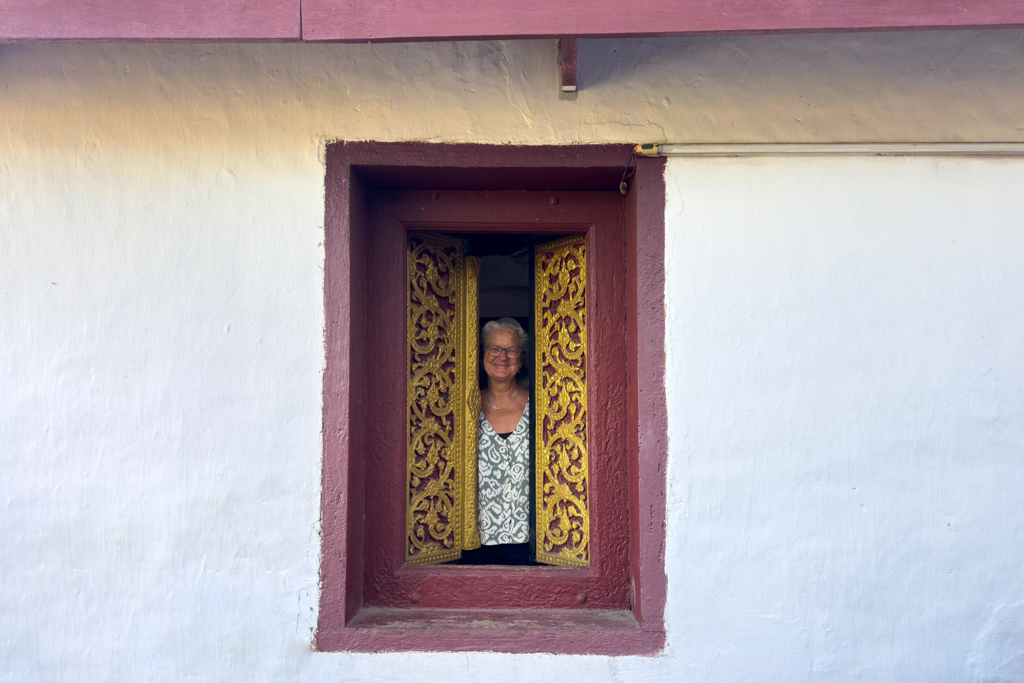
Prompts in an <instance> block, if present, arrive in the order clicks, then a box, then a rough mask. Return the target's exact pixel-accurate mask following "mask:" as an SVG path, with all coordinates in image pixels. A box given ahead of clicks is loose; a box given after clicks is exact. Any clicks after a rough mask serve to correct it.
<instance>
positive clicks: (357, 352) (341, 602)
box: [317, 143, 665, 654]
mask: <svg viewBox="0 0 1024 683" xmlns="http://www.w3.org/2000/svg"><path fill="white" fill-rule="evenodd" d="M627 155H628V150H625V149H624V148H622V147H612V148H608V147H601V148H592V149H583V150H574V151H573V154H572V155H571V156H570V157H569V158H568V159H567V158H566V152H565V150H562V149H553V148H529V149H516V148H508V147H494V148H490V147H469V148H466V147H450V146H431V145H386V144H372V143H363V144H340V143H339V144H336V145H331V146H330V147H329V149H328V164H327V165H328V176H327V223H326V231H327V238H326V239H327V243H326V248H327V264H326V272H325V302H326V307H327V330H326V337H327V338H326V344H327V368H326V372H325V380H324V469H323V472H324V473H323V498H322V506H323V546H322V551H323V555H322V570H321V575H322V590H321V602H320V620H319V624H318V633H317V647H318V649H322V650H401V649H420V650H422V649H431V650H502V651H509V652H527V651H547V652H579V653H583V652H588V653H605V654H619V653H621V654H627V653H632V654H643V653H653V652H656V651H657V650H658V649H659V648H660V646H661V644H662V642H663V639H664V636H663V627H662V614H663V609H664V582H665V578H664V567H663V559H662V558H663V544H664V532H663V523H664V522H663V520H664V466H663V465H664V457H665V450H664V449H665V436H664V396H663V393H664V389H663V385H664V381H663V372H664V370H663V363H664V353H663V349H662V344H663V339H664V332H663V324H664V320H663V314H662V312H661V311H662V309H661V306H662V289H661V282H662V280H661V278H662V271H663V266H662V259H663V247H662V244H663V242H662V240H663V236H662V233H663V227H662V226H663V216H662V213H663V206H664V189H663V183H662V181H661V164H660V160H650V161H652V162H654V163H651V164H647V163H646V162H647V161H648V160H642V162H641V164H640V165H639V166H638V171H637V176H636V177H635V178H634V181H633V188H632V189H631V190H630V194H629V195H627V196H626V197H623V196H622V195H621V194H620V193H619V192H618V191H617V190H614V188H616V187H617V186H618V183H619V180H620V176H621V173H622V167H621V166H619V165H616V164H622V163H624V162H625V159H626V157H627ZM396 160H397V161H396ZM609 189H612V191H608V190H609ZM596 190H605V191H603V192H601V191H596ZM641 195H643V197H645V198H646V197H650V198H651V199H650V202H651V204H652V205H653V209H654V210H650V209H651V208H652V206H648V205H644V204H642V203H641ZM657 207H661V209H660V210H659V209H658V208H657ZM641 221H645V222H643V223H641ZM410 232H415V233H422V234H430V233H445V234H453V233H473V234H488V233H494V234H523V235H545V234H550V235H567V234H568V235H578V236H580V237H581V238H583V239H585V240H586V250H587V258H588V263H587V267H588V270H589V273H588V277H587V286H588V308H589V310H588V316H589V318H590V321H591V322H590V326H589V333H590V337H589V341H588V355H589V356H590V358H589V359H588V395H589V412H590V434H589V438H590V443H591V448H590V463H591V472H590V473H589V476H590V479H591V486H590V489H589V491H588V492H589V493H590V495H591V497H590V516H591V517H590V529H591V544H590V551H589V552H590V555H589V566H582V567H562V566H554V567H543V566H538V567H510V566H452V565H442V566H430V565H426V566H424V565H418V564H411V563H407V562H406V558H405V541H406V529H407V525H406V443H407V441H406V439H407V420H406V408H407V405H408V404H407V395H406V386H407V385H406V381H405V380H406V374H407V368H408V365H407V360H406V349H407V330H406V325H407V319H406V318H407V316H406V315H405V312H406V286H407V270H406V262H405V261H406V245H407V240H408V235H409V233H410ZM638 263H640V264H641V265H642V270H643V272H641V269H639V268H638V267H637V264H638ZM652 284H653V287H652V289H653V291H648V290H647V289H645V286H649V285H652ZM641 402H642V404H641ZM641 405H643V409H642V410H641ZM570 636H571V637H570ZM581 636H582V637H581Z"/></svg>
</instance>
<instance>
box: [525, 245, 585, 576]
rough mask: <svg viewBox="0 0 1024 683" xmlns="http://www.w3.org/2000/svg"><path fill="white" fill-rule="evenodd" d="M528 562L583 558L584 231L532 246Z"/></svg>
mask: <svg viewBox="0 0 1024 683" xmlns="http://www.w3.org/2000/svg"><path fill="white" fill-rule="evenodd" d="M534 263H535V266H534V268H535V273H534V277H535V283H536V289H535V294H534V297H535V299H534V306H535V316H536V317H535V319H534V328H535V330H536V336H537V339H536V340H535V344H536V347H535V348H536V363H535V368H534V377H535V380H534V391H535V394H534V402H535V404H536V416H535V418H534V419H535V420H536V427H535V434H536V443H535V452H536V463H535V485H536V490H535V496H536V501H535V517H536V529H535V533H536V560H537V561H538V562H543V563H545V564H556V565H562V566H571V567H583V566H589V564H590V511H589V506H590V501H589V490H588V486H589V476H588V474H589V470H588V464H587V462H588V461H587V437H588V429H587V258H586V237H585V236H582V235H581V236H574V237H567V238H565V239H561V240H557V241H555V242H549V243H547V244H541V245H538V246H537V247H536V250H535V261H534Z"/></svg>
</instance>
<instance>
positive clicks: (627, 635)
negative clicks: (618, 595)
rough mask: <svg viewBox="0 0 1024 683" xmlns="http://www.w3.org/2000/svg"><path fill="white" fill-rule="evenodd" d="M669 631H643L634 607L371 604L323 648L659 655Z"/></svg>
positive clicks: (324, 639) (322, 642)
mask: <svg viewBox="0 0 1024 683" xmlns="http://www.w3.org/2000/svg"><path fill="white" fill-rule="evenodd" d="M664 642H665V634H664V632H663V631H644V630H643V629H641V627H640V625H639V624H638V623H637V621H636V619H635V618H634V616H633V613H632V612H630V611H629V610H597V609H594V610H580V609H551V610H538V609H495V610H468V609H402V608H388V607H364V608H363V609H361V610H360V611H359V613H358V614H356V616H355V617H354V618H353V619H352V621H350V622H349V624H348V625H347V626H346V627H345V628H343V629H338V630H323V631H320V632H319V633H318V634H317V649H318V650H333V651H338V650H343V651H349V652H399V651H402V652H408V651H445V652H515V653H525V652H544V653H550V654H592V655H654V654H657V653H658V652H659V651H660V649H661V647H662V646H663V645H664Z"/></svg>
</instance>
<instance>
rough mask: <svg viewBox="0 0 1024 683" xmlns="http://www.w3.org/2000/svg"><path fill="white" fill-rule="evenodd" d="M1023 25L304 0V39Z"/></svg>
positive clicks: (1007, 4)
mask: <svg viewBox="0 0 1024 683" xmlns="http://www.w3.org/2000/svg"><path fill="white" fill-rule="evenodd" d="M1011 26H1024V2H1022V1H1021V0H843V1H842V2H836V1H835V0H632V1H631V2H622V1H621V0H592V1H590V2H580V1H579V0H573V1H572V2H566V1H565V0H562V1H561V2H559V1H557V0H518V1H517V2H508V1H507V0H389V1H388V2H380V0H303V2H302V37H303V39H304V40H337V41H363V40H377V41H398V40H450V39H457V38H463V39H474V38H513V39H514V38H558V37H562V36H582V37H599V36H630V35H636V36H639V35H647V36H670V35H686V34H701V33H761V32H774V31H789V32H806V33H810V32H831V31H855V30H872V29H912V28H996V27H1011Z"/></svg>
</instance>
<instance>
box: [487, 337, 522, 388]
mask: <svg viewBox="0 0 1024 683" xmlns="http://www.w3.org/2000/svg"><path fill="white" fill-rule="evenodd" d="M484 346H485V347H486V346H500V347H502V348H505V349H518V348H519V335H517V334H516V333H515V332H513V331H512V330H509V329H507V328H504V327H499V328H498V329H496V330H494V331H493V332H491V334H490V335H489V336H488V337H487V344H485V345H484ZM480 355H481V357H482V358H483V361H484V372H485V373H487V377H488V378H490V379H496V380H507V379H509V378H510V377H515V376H516V373H517V372H519V368H521V367H523V357H522V356H519V357H518V358H516V359H515V360H513V359H511V358H509V357H508V354H507V353H505V352H504V351H502V352H500V353H499V354H498V355H497V356H491V355H490V354H489V353H487V349H486V348H484V349H481V354H480Z"/></svg>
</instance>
